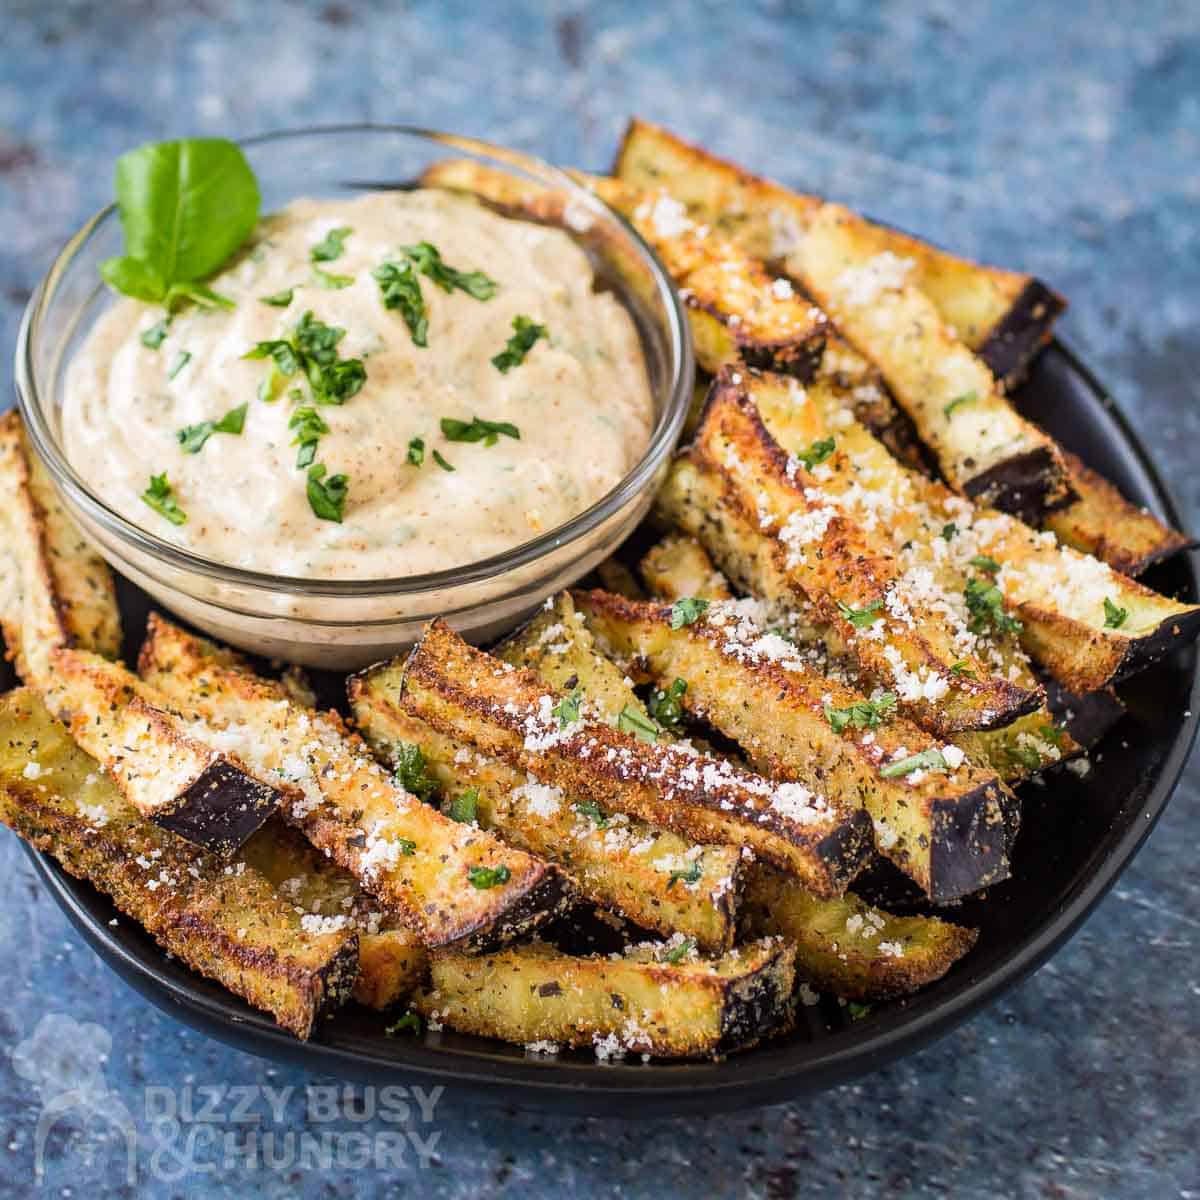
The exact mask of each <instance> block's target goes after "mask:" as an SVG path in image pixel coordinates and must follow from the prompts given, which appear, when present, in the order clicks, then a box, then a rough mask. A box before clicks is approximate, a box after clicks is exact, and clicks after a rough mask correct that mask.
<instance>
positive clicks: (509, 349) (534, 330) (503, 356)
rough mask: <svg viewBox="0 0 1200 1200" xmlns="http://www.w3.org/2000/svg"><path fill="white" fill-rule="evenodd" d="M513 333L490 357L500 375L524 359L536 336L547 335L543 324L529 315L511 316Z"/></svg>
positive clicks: (536, 338)
mask: <svg viewBox="0 0 1200 1200" xmlns="http://www.w3.org/2000/svg"><path fill="white" fill-rule="evenodd" d="M512 327H513V331H514V332H513V335H512V337H510V338H509V339H508V342H507V343H506V344H505V347H504V349H503V350H501V351H500V353H499V354H497V355H495V356H494V357H493V358H492V366H493V367H495V368H496V370H497V371H499V372H500V374H501V375H507V374H508V372H509V371H510V370H511V369H512V368H513V367H518V366H520V365H521V363H523V362H524V361H525V356H526V355H527V354H528V353H529V351H530V350H532V349H533V344H534V342H536V341H537V340H538V338H544V337H546V336H548V335H547V333H546V327H545V325H539V324H538V323H537V322H536V321H533V320H531V319H530V318H529V317H524V316H516V317H513V323H512Z"/></svg>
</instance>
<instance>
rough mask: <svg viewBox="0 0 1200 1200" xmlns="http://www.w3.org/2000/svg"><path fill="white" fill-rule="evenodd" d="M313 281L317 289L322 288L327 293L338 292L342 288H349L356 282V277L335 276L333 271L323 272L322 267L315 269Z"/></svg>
mask: <svg viewBox="0 0 1200 1200" xmlns="http://www.w3.org/2000/svg"><path fill="white" fill-rule="evenodd" d="M313 281H314V282H315V283H316V285H317V287H322V288H324V289H325V290H326V291H327V292H338V291H341V290H342V288H348V287H349V286H350V285H351V284H352V283H353V282H354V276H353V275H335V274H334V273H333V272H332V271H322V270H321V268H320V267H313Z"/></svg>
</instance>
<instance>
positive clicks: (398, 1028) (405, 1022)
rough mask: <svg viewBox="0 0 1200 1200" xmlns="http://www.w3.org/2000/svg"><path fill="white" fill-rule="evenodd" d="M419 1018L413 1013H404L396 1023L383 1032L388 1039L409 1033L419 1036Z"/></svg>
mask: <svg viewBox="0 0 1200 1200" xmlns="http://www.w3.org/2000/svg"><path fill="white" fill-rule="evenodd" d="M421 1028H422V1026H421V1018H420V1017H419V1016H417V1014H416V1013H415V1012H406V1013H405V1014H404V1016H402V1017H401V1018H400V1020H398V1021H394V1022H393V1023H392V1024H391V1025H389V1026H388V1027H387V1028H386V1029H385V1030H384V1031H383V1032H384V1033H385V1034H387V1036H388V1037H396V1036H398V1035H399V1034H401V1033H411V1034H414V1035H415V1036H416V1037H420V1036H421Z"/></svg>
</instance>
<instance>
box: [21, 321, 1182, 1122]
mask: <svg viewBox="0 0 1200 1200" xmlns="http://www.w3.org/2000/svg"><path fill="white" fill-rule="evenodd" d="M1051 348H1052V349H1054V350H1056V351H1057V352H1059V353H1061V354H1062V355H1063V357H1064V360H1065V365H1066V367H1067V369H1068V370H1069V371H1070V372H1071V373H1073V374H1075V375H1077V376H1078V377H1079V379H1080V381H1081V382H1082V384H1083V385H1084V386H1085V388H1086V389H1087V391H1088V392H1090V393H1091V394H1092V396H1093V398H1094V400H1095V401H1096V402H1097V403H1098V405H1099V407H1100V408H1101V409H1102V410H1103V413H1104V419H1106V420H1108V421H1111V422H1112V423H1113V425H1114V426H1115V429H1116V432H1117V433H1118V434H1119V437H1120V441H1121V443H1122V446H1123V450H1124V452H1125V453H1127V454H1128V456H1129V457H1130V458H1131V459H1132V460H1133V461H1134V462H1136V464H1137V466H1138V468H1139V470H1140V473H1141V474H1142V475H1143V476H1144V478H1145V481H1146V483H1147V484H1148V485H1149V487H1148V490H1149V491H1150V492H1151V493H1152V494H1153V496H1154V498H1155V499H1156V501H1157V505H1156V506H1152V507H1155V508H1156V510H1157V512H1158V513H1159V515H1160V516H1162V517H1163V518H1164V519H1165V520H1167V521H1168V522H1169V523H1170V524H1172V525H1174V526H1175V527H1179V524H1180V518H1179V508H1178V504H1177V502H1176V500H1175V497H1174V494H1173V492H1172V489H1171V488H1170V486H1169V485H1168V484H1167V482H1166V481H1165V480H1164V479H1163V477H1162V476H1161V475H1160V474H1159V472H1158V470H1157V468H1156V467H1155V465H1154V462H1153V460H1152V458H1151V457H1150V454H1149V452H1148V451H1147V449H1146V447H1145V446H1144V445H1143V443H1142V441H1141V439H1140V438H1139V436H1138V434H1137V432H1136V431H1135V429H1134V428H1133V426H1132V424H1131V423H1130V421H1129V420H1128V418H1127V417H1126V416H1125V414H1124V413H1123V412H1122V411H1121V408H1120V406H1119V405H1118V404H1117V403H1116V401H1115V400H1114V399H1113V397H1112V396H1111V394H1110V393H1109V392H1108V390H1107V389H1106V388H1105V387H1104V386H1103V385H1102V384H1101V383H1100V381H1099V379H1098V378H1097V377H1096V376H1095V374H1094V373H1093V372H1092V371H1091V370H1090V369H1089V368H1088V367H1087V365H1086V364H1085V363H1084V362H1083V361H1082V360H1081V359H1080V358H1079V356H1078V355H1077V354H1076V353H1075V352H1074V351H1073V350H1072V349H1070V347H1069V346H1067V345H1066V344H1065V343H1064V342H1063V341H1062V339H1061V338H1059V337H1055V338H1053V339H1052V340H1051V342H1050V343H1049V345H1048V346H1047V349H1048V350H1049V349H1051ZM1178 557H1179V558H1181V559H1182V560H1183V562H1184V569H1185V571H1186V573H1187V576H1188V582H1189V584H1190V586H1191V589H1192V591H1193V594H1196V595H1200V572H1198V558H1200V552H1197V551H1183V552H1182V553H1181V554H1180V555H1179V556H1178ZM1198 729H1200V655H1198V656H1197V659H1196V662H1195V664H1194V665H1193V668H1192V677H1191V683H1190V688H1189V708H1188V715H1187V716H1186V717H1185V718H1184V722H1183V724H1182V725H1181V727H1180V729H1179V731H1178V732H1177V734H1176V736H1175V739H1174V741H1173V742H1172V743H1171V745H1170V748H1169V750H1168V751H1167V753H1166V755H1165V756H1164V758H1163V760H1162V763H1161V766H1160V768H1159V773H1158V776H1157V778H1156V779H1155V781H1154V783H1153V785H1152V786H1151V787H1150V789H1149V790H1148V792H1147V794H1146V796H1145V797H1144V798H1143V801H1142V804H1141V806H1140V810H1141V815H1142V817H1143V819H1142V820H1132V821H1130V823H1129V825H1128V827H1127V828H1126V829H1125V830H1124V831H1123V833H1122V834H1121V835H1120V837H1119V839H1118V841H1117V842H1116V844H1115V845H1114V846H1113V847H1112V848H1111V849H1110V850H1109V852H1108V855H1107V857H1106V858H1105V859H1104V861H1103V862H1102V864H1101V866H1100V869H1098V870H1095V871H1093V872H1091V874H1089V875H1088V876H1086V877H1085V878H1082V879H1081V880H1079V881H1077V883H1076V885H1075V887H1074V890H1073V891H1072V892H1071V893H1069V894H1068V895H1067V897H1066V898H1065V899H1063V900H1062V901H1061V902H1060V904H1059V906H1058V908H1057V910H1056V911H1054V912H1052V913H1051V914H1050V916H1049V917H1048V918H1047V919H1046V920H1045V921H1044V922H1043V923H1042V924H1041V925H1040V927H1039V928H1038V929H1037V930H1036V932H1034V933H1033V934H1032V935H1031V936H1029V937H1027V938H1025V939H1024V940H1023V941H1021V942H1020V943H1019V944H1018V945H1016V946H1015V947H1014V948H1013V949H1012V951H1011V953H1009V954H1008V955H1007V957H1004V958H1002V959H1001V960H1000V961H999V962H996V963H993V964H991V965H989V966H988V967H987V968H985V969H982V970H981V971H979V973H978V974H977V977H976V978H974V979H972V980H970V981H968V982H966V983H965V984H963V985H962V986H961V987H960V989H959V990H958V991H957V992H956V993H954V994H953V995H950V996H947V997H939V996H938V995H937V994H936V992H923V993H917V994H916V995H915V996H914V997H912V998H910V999H909V1000H907V1001H906V1002H904V1004H903V1007H902V1008H901V1009H899V1010H897V1009H895V1008H893V1009H889V1010H888V1011H887V1013H886V1014H881V1015H880V1017H879V1018H878V1021H879V1024H878V1027H877V1028H876V1027H875V1026H876V1021H877V1019H876V1018H873V1017H869V1018H867V1019H865V1020H863V1021H861V1022H856V1024H855V1026H854V1032H853V1033H850V1032H849V1031H847V1030H843V1031H840V1032H839V1033H838V1034H835V1035H834V1036H832V1037H829V1038H821V1039H819V1040H816V1041H813V1042H807V1043H803V1045H804V1047H805V1057H804V1061H803V1062H802V1063H799V1064H797V1063H794V1062H788V1061H786V1057H785V1058H784V1059H783V1061H781V1056H778V1055H777V1056H774V1058H773V1057H772V1055H771V1052H770V1050H771V1043H770V1042H769V1041H768V1042H766V1043H764V1045H763V1046H762V1047H759V1048H757V1049H755V1050H752V1051H749V1052H747V1053H746V1054H741V1055H733V1056H731V1057H729V1058H727V1059H725V1060H723V1061H721V1062H718V1063H713V1062H708V1061H688V1062H682V1063H668V1062H661V1063H655V1064H652V1065H646V1064H642V1063H641V1062H640V1058H639V1057H638V1056H634V1058H633V1059H631V1061H629V1062H619V1061H618V1062H613V1063H600V1062H595V1063H591V1062H575V1061H559V1060H556V1059H553V1058H548V1059H530V1058H525V1059H519V1058H516V1057H513V1056H512V1055H511V1052H510V1053H508V1054H500V1053H489V1052H488V1051H486V1050H479V1051H476V1050H474V1049H470V1048H468V1049H459V1048H456V1049H455V1051H454V1052H452V1053H447V1052H446V1051H445V1050H443V1049H441V1048H440V1047H439V1046H438V1044H437V1042H436V1041H434V1042H432V1043H430V1042H428V1041H426V1040H420V1041H418V1040H417V1039H407V1038H406V1039H403V1040H401V1039H395V1040H389V1041H386V1042H382V1043H381V1042H379V1041H378V1039H377V1038H371V1037H364V1038H363V1045H362V1046H361V1047H359V1046H354V1045H345V1044H341V1045H337V1044H329V1043H326V1042H323V1041H322V1040H321V1036H320V1030H319V1029H318V1032H317V1034H316V1035H315V1036H314V1038H313V1039H312V1040H310V1041H308V1042H300V1041H298V1040H297V1039H295V1038H294V1037H293V1036H292V1035H290V1034H288V1033H286V1032H285V1031H284V1030H282V1029H280V1028H279V1027H278V1026H277V1025H275V1023H274V1022H273V1021H272V1020H271V1018H270V1017H269V1016H267V1015H266V1014H265V1013H259V1012H258V1011H256V1010H254V1009H251V1008H250V1007H249V1006H248V1005H246V1004H245V1003H244V1002H243V1001H241V1000H240V999H238V998H237V997H235V996H233V995H232V994H225V993H220V992H217V993H214V994H208V993H207V992H206V991H204V990H201V988H208V989H212V988H215V987H219V985H215V984H213V983H212V982H211V981H208V980H203V979H202V978H191V977H190V976H189V977H188V978H186V979H183V980H180V979H175V978H172V977H171V975H170V974H169V973H167V972H166V971H165V969H164V968H165V967H166V962H167V961H168V960H166V959H165V958H163V955H164V954H165V952H163V951H161V950H156V951H155V957H154V958H148V957H147V956H146V955H145V954H143V953H139V952H138V948H137V947H136V946H134V945H132V944H129V943H127V942H126V940H125V939H123V938H122V937H121V928H122V925H124V926H126V927H129V926H130V925H132V924H133V923H132V922H131V920H130V918H127V917H124V916H123V915H120V914H118V921H119V924H118V926H117V929H116V930H115V931H114V930H113V929H112V928H111V927H110V926H109V924H108V922H107V921H106V920H104V919H101V918H100V917H99V916H98V915H97V914H96V913H94V912H93V911H91V909H92V907H94V905H95V904H96V903H100V904H105V905H109V904H111V901H110V900H109V899H108V897H107V896H105V895H104V894H103V893H100V892H97V891H96V890H95V889H93V888H92V886H91V885H90V884H88V883H87V882H86V881H83V880H78V879H75V878H73V877H72V876H69V875H68V874H67V873H66V872H65V871H64V870H63V868H62V867H61V866H59V864H58V863H57V862H56V861H55V860H54V859H52V858H51V857H50V856H49V855H48V854H43V853H42V852H40V851H38V850H36V849H35V848H34V847H33V846H31V845H29V844H28V843H26V842H24V841H22V842H21V846H22V848H23V849H24V850H25V852H26V855H27V856H28V858H29V859H30V861H31V862H32V864H33V866H34V869H35V872H36V873H37V875H38V877H39V879H40V881H41V882H42V883H43V884H45V886H46V888H47V890H48V892H49V893H50V895H51V896H52V897H53V899H54V900H55V902H56V903H57V904H58V906H59V908H60V909H61V910H62V911H63V912H64V913H65V914H66V915H67V917H68V918H69V920H70V921H71V923H72V925H73V926H74V927H75V928H76V929H77V930H78V931H79V932H80V934H81V935H82V936H83V937H84V939H85V940H86V941H87V942H88V943H89V945H91V947H92V948H93V949H94V950H95V951H96V952H97V954H99V956H100V957H101V958H102V959H103V960H104V961H105V962H106V964H107V965H108V966H109V967H110V968H112V969H113V970H114V971H115V972H116V973H117V974H118V976H120V977H121V978H122V979H123V980H124V981H125V982H126V983H128V984H130V985H131V986H132V987H134V988H135V990H137V991H138V992H140V993H141V994H142V995H143V996H145V997H146V998H147V999H148V1000H150V1001H151V1003H153V1004H155V1005H156V1006H157V1007H158V1008H160V1009H162V1010H163V1011H164V1012H166V1013H168V1014H169V1015H172V1016H175V1017H177V1018H179V1019H181V1020H183V1021H184V1022H185V1023H186V1024H188V1025H190V1026H192V1027H194V1028H198V1029H200V1030H201V1031H202V1032H204V1033H205V1034H207V1035H209V1036H213V1037H215V1038H217V1039H218V1040H221V1041H224V1042H226V1043H229V1044H232V1045H234V1046H236V1047H237V1048H239V1049H242V1050H245V1051H247V1052H249V1053H252V1054H257V1055H259V1056H260V1057H266V1058H271V1059H275V1060H279V1061H284V1062H292V1063H296V1064H301V1065H304V1066H306V1067H308V1068H310V1069H314V1070H319V1071H326V1072H328V1073H330V1074H334V1075H338V1076H341V1077H347V1078H358V1079H362V1080H368V1079H369V1080H371V1081H374V1082H378V1081H379V1080H380V1079H381V1078H382V1077H384V1076H391V1077H396V1078H409V1079H412V1078H417V1077H419V1078H420V1079H422V1080H425V1081H428V1082H431V1083H434V1084H443V1085H446V1086H448V1087H458V1088H462V1089H471V1090H473V1091H474V1092H475V1093H476V1095H478V1096H479V1097H480V1098H481V1099H484V1100H485V1101H486V1102H489V1103H494V1104H503V1105H506V1106H509V1107H525V1108H535V1109H543V1110H544V1109H546V1108H549V1107H555V1108H558V1109H560V1110H564V1109H566V1110H571V1111H574V1112H578V1113H586V1114H589V1115H593V1116H607V1117H618V1118H622V1117H623V1118H633V1117H638V1116H645V1115H648V1114H654V1115H662V1116H667V1115H684V1114H688V1113H693V1112H700V1111H711V1110H713V1109H714V1108H719V1109H721V1110H722V1111H734V1110H737V1109H743V1108H750V1107H757V1106H761V1105H765V1104H771V1103H780V1102H784V1101H786V1100H789V1099H795V1098H798V1097H799V1096H801V1095H804V1094H805V1093H811V1092H814V1091H819V1090H822V1089H824V1088H827V1087H831V1086H834V1085H835V1084H837V1083H840V1082H844V1081H845V1080H848V1079H851V1078H854V1077H856V1076H859V1075H863V1074H866V1073H868V1072H869V1071H871V1070H872V1069H875V1068H877V1067H879V1066H882V1065H884V1064H885V1063H888V1062H890V1061H892V1060H894V1059H895V1058H898V1057H899V1056H901V1055H902V1054H904V1055H906V1054H910V1053H913V1052H915V1051H916V1050H918V1049H920V1048H921V1047H923V1046H925V1045H928V1044H929V1043H930V1042H932V1041H934V1040H935V1039H937V1038H939V1037H941V1036H944V1035H945V1034H946V1033H948V1032H949V1031H950V1030H951V1029H953V1028H954V1027H955V1026H957V1025H959V1024H961V1023H962V1022H964V1021H965V1020H967V1019H968V1018H970V1017H971V1016H972V1015H974V1014H975V1013H976V1012H978V1011H979V1010H980V1009H982V1008H983V1007H984V1006H985V1005H987V1004H989V1003H993V1002H995V1001H996V1000H997V999H999V998H1000V996H1002V995H1003V994H1004V993H1005V992H1007V991H1009V990H1010V989H1011V988H1013V987H1015V986H1016V985H1017V984H1018V983H1020V982H1021V981H1022V980H1024V979H1026V978H1028V977H1029V976H1030V975H1031V974H1033V972H1034V971H1036V970H1037V969H1038V968H1039V967H1040V966H1042V965H1043V964H1044V963H1045V962H1046V961H1047V960H1048V959H1049V958H1050V957H1051V956H1052V955H1053V954H1054V953H1055V952H1056V951H1057V950H1058V949H1059V948H1060V947H1061V946H1062V945H1063V944H1065V943H1066V942H1067V941H1068V940H1069V939H1070V938H1071V937H1072V936H1073V935H1074V934H1075V933H1076V931H1077V930H1078V929H1079V927H1080V926H1081V925H1082V924H1083V922H1084V921H1085V920H1086V919H1087V917H1088V916H1089V915H1090V913H1091V912H1092V911H1093V909H1094V908H1095V907H1096V906H1097V905H1098V904H1099V902H1100V901H1101V900H1102V899H1103V898H1104V896H1105V895H1106V894H1107V893H1108V891H1109V890H1110V889H1111V888H1112V887H1113V885H1114V884H1115V883H1116V882H1117V880H1118V879H1119V878H1120V876H1121V875H1122V874H1123V873H1124V871H1125V870H1126V869H1127V868H1128V866H1129V864H1130V863H1131V862H1132V861H1133V859H1134V857H1135V856H1136V855H1137V853H1138V851H1139V850H1140V849H1141V847H1142V846H1143V845H1144V844H1145V842H1146V839H1147V838H1148V837H1149V836H1150V834H1151V832H1152V831H1153V829H1154V827H1155V826H1156V825H1157V823H1158V820H1159V818H1160V817H1161V815H1162V813H1163V811H1164V810H1165V808H1166V806H1167V804H1168V803H1169V802H1170V799H1171V797H1172V795H1173V794H1174V792H1175V789H1176V787H1177V785H1178V783H1179V780H1180V777H1181V776H1182V774H1183V770H1184V767H1185V766H1186V763H1187V760H1188V757H1189V755H1190V753H1191V750H1192V747H1193V744H1194V742H1195V739H1196V735H1197V730H1198ZM138 930H139V932H141V931H140V927H138ZM147 936H148V935H147ZM197 985H200V986H199V987H198V986H197ZM885 1018H886V1019H885ZM428 1036H429V1035H426V1037H428ZM377 1044H378V1047H379V1048H378V1049H376V1050H372V1049H371V1047H372V1046H375V1045H377ZM384 1047H386V1049H387V1053H381V1051H382V1050H383V1048H384Z"/></svg>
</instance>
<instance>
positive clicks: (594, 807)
mask: <svg viewBox="0 0 1200 1200" xmlns="http://www.w3.org/2000/svg"><path fill="white" fill-rule="evenodd" d="M575 811H576V812H577V813H581V814H582V815H583V816H585V817H590V818H591V820H592V821H594V822H595V824H596V828H597V829H604V828H605V827H606V826H607V825H608V815H607V814H606V813H605V811H604V809H602V808H601V807H600V805H598V804H597V803H596V802H595V800H579V801H577V802H576V804H575Z"/></svg>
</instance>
